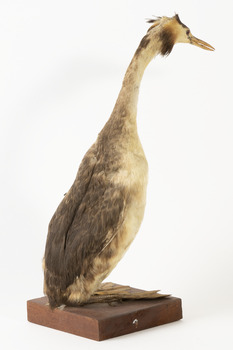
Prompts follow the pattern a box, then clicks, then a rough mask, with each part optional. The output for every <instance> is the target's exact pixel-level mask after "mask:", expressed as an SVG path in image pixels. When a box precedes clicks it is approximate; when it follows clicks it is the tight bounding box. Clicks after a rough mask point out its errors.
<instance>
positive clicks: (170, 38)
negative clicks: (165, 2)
mask: <svg viewBox="0 0 233 350" xmlns="http://www.w3.org/2000/svg"><path fill="white" fill-rule="evenodd" d="M147 22H148V23H153V25H152V26H151V27H150V28H149V30H148V32H150V31H151V32H153V31H156V32H157V33H158V31H159V40H160V42H161V54H162V55H169V54H170V52H171V51H172V48H173V46H174V45H175V44H176V43H188V44H192V45H195V46H197V47H200V48H201V49H204V50H209V51H214V48H213V46H211V45H210V44H208V43H207V42H205V41H203V40H201V39H198V38H196V37H195V36H193V35H192V34H191V31H190V29H189V28H188V27H187V26H186V25H185V24H184V23H182V22H181V20H180V18H179V16H178V15H177V14H176V15H175V16H174V17H158V18H156V19H150V20H148V21H147Z"/></svg>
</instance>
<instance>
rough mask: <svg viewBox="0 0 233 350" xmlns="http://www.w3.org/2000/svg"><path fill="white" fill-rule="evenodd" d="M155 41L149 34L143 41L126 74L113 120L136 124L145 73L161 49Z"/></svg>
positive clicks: (113, 113) (112, 116)
mask: <svg viewBox="0 0 233 350" xmlns="http://www.w3.org/2000/svg"><path fill="white" fill-rule="evenodd" d="M155 39H156V38H153V40H151V37H150V35H149V33H148V34H147V35H146V36H144V38H143V39H142V40H141V42H140V45H139V47H138V48H137V50H136V52H135V54H134V57H133V59H132V61H131V62H130V65H129V67H128V69H127V71H126V73H125V77H124V80H123V83H122V88H121V90H120V93H119V95H118V98H117V101H116V104H115V107H114V109H113V112H112V115H111V118H113V119H116V118H117V119H118V120H120V119H121V118H124V119H126V120H127V122H128V123H130V124H136V116H137V103H138V94H139V88H140V83H141V80H142V77H143V73H144V71H145V68H146V67H147V65H148V64H149V62H150V61H151V60H152V58H154V57H155V55H156V54H158V52H159V49H160V45H159V42H158V41H157V40H155Z"/></svg>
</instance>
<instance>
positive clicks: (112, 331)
mask: <svg viewBox="0 0 233 350" xmlns="http://www.w3.org/2000/svg"><path fill="white" fill-rule="evenodd" d="M132 290H135V289H134V288H132ZM27 313H28V321H29V322H32V323H36V324H39V325H42V326H46V327H50V328H53V329H57V330H60V331H64V332H68V333H71V334H75V335H79V336H82V337H86V338H89V339H93V340H98V341H101V340H105V339H109V338H113V337H117V336H120V335H124V334H129V333H133V332H137V331H140V330H143V329H147V328H151V327H155V326H159V325H163V324H166V323H170V322H174V321H178V320H180V319H181V318H182V307H181V299H179V298H175V297H166V298H162V299H155V300H151V299H147V300H124V301H122V302H119V303H114V304H107V303H94V304H87V305H84V306H79V307H65V308H64V309H63V310H60V309H55V310H51V309H50V307H49V306H48V299H47V297H42V298H38V299H33V300H28V301H27Z"/></svg>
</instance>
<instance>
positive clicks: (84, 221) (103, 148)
mask: <svg viewBox="0 0 233 350" xmlns="http://www.w3.org/2000/svg"><path fill="white" fill-rule="evenodd" d="M148 23H151V24H152V25H151V27H150V28H149V30H148V31H147V34H146V35H145V36H144V37H143V39H142V40H141V42H140V44H139V46H138V48H137V50H136V52H135V54H134V56H133V58H132V60H131V62H130V65H129V67H128V69H127V71H126V74H125V77H124V80H123V83H122V88H121V90H120V93H119V96H118V98H117V101H116V104H115V107H114V109H113V112H112V114H111V116H110V118H109V120H108V121H107V123H106V124H105V126H104V128H103V129H102V130H101V132H100V133H99V135H98V138H97V140H96V142H95V143H94V144H93V145H92V147H91V148H90V149H89V150H88V151H87V153H86V154H85V156H84V158H83V160H82V162H81V165H80V167H79V170H78V173H77V176H76V178H75V181H74V183H73V185H72V186H71V188H70V190H69V191H68V193H67V194H66V195H65V197H64V198H63V200H62V202H61V203H60V205H59V206H58V208H57V210H56V212H55V214H54V215H53V217H52V219H51V221H50V224H49V230H48V236H47V242H46V248H45V255H44V260H43V267H44V293H45V294H46V295H47V296H48V299H49V304H50V306H51V307H52V308H54V307H58V306H60V305H63V304H64V305H80V304H82V303H85V302H87V301H88V300H89V299H90V298H91V296H93V294H95V293H96V291H97V290H98V289H99V288H101V282H102V281H103V280H104V279H105V278H106V277H107V276H108V275H109V273H110V272H111V271H112V270H113V268H114V267H115V266H116V264H117V263H118V262H119V261H120V259H121V258H122V257H123V255H124V254H125V252H126V250H127V249H128V247H129V245H130V244H131V243H132V241H133V239H134V238H135V235H136V233H137V232H138V230H139V227H140V224H141V222H142V219H143V215H144V209H145V204H146V188H147V172H148V165H147V161H146V158H145V154H144V151H143V148H142V145H141V142H140V140H139V137H138V132H137V122H136V116H137V102H138V93H139V87H140V83H141V79H142V76H143V73H144V70H145V68H146V67H147V65H148V63H149V62H150V61H151V60H152V58H154V57H155V56H156V55H158V54H161V55H163V56H166V55H168V54H170V53H171V51H172V49H173V46H174V45H175V44H176V43H188V44H192V45H195V46H198V47H200V48H202V49H205V50H210V51H213V50H214V48H213V47H212V46H211V45H209V44H207V43H206V42H204V41H202V40H200V39H197V38H196V37H194V36H193V35H192V34H191V32H190V30H189V28H188V27H187V26H186V25H184V24H183V23H182V22H181V21H180V18H179V16H178V15H175V16H174V17H171V18H169V17H159V18H156V19H152V20H148ZM107 292H108V291H107Z"/></svg>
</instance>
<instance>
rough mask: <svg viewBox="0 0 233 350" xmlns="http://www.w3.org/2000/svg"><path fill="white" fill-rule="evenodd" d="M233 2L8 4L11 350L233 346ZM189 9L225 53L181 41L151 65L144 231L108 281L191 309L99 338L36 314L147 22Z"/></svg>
mask: <svg viewBox="0 0 233 350" xmlns="http://www.w3.org/2000/svg"><path fill="white" fill-rule="evenodd" d="M232 10H233V5H232V1H231V0H229V1H227V0H222V1H218V2H217V1H215V2H214V1H209V0H207V1H203V0H201V1H197V0H195V1H194V0H193V1H187V0H180V1H178V0H177V1H166V0H165V1H155V0H154V1H149V0H143V1H133V0H131V1H130V0H128V1H127V0H118V1H107V0H106V1H104V0H102V1H91V0H89V1H86V2H85V1H77V0H76V1H75V0H68V1H58V0H56V1H55V0H40V1H31V0H30V1H29V0H28V1H27V0H22V1H16V0H15V1H14V0H11V1H1V3H0V33H1V34H0V50H1V53H0V69H1V72H0V89H1V105H0V109H1V110H0V113H1V116H0V118H1V119H0V123H1V126H0V143H1V144H0V152H1V181H0V184H1V189H0V193H1V211H0V212H1V232H0V235H1V241H0V242H1V256H0V259H1V266H0V276H1V288H0V293H1V299H0V300H1V307H0V315H1V316H0V322H1V324H0V330H1V333H2V334H1V336H0V343H2V344H3V347H2V346H1V348H2V349H51V350H52V349H57V350H58V349H64V348H65V349H87V348H88V349H97V348H100V347H101V349H107V348H108V349H109V347H111V349H119V348H120V347H121V348H129V346H133V347H134V348H138V349H139V348H140V349H141V348H142V347H143V348H147V349H152V348H159V349H160V350H163V349H179V350H182V349H185V350H186V349H189V350H190V349H220V348H221V349H231V348H232V346H233V341H232V334H231V333H232V330H233V315H232V312H233V301H232V294H233V238H232V237H233V215H232V213H233V163H232V151H233V113H232V98H233V95H232V80H233V71H232V61H233V50H232ZM175 12H177V13H178V14H179V15H180V18H181V20H182V21H183V22H184V23H185V24H186V25H187V26H189V27H190V29H191V31H192V33H193V34H194V35H195V36H197V37H199V38H201V39H203V40H205V41H207V42H209V43H210V44H211V45H213V46H214V47H215V48H216V51H215V52H209V51H204V50H201V49H198V48H197V47H193V46H191V45H184V44H179V45H176V46H175V47H174V50H173V52H172V54H171V55H170V56H169V57H168V58H162V57H156V59H155V60H153V61H152V62H151V63H150V65H149V67H148V68H147V70H146V72H145V75H144V78H143V82H142V85H141V91H140V99H139V105H138V130H139V134H140V138H141V142H142V144H143V147H144V151H145V153H146V156H147V159H148V163H149V169H150V171H149V185H148V199H147V207H146V213H145V217H144V221H143V224H142V226H141V229H140V232H139V233H138V236H137V238H136V240H135V241H134V243H133V245H132V246H131V247H130V249H129V251H128V253H127V254H126V255H125V257H124V259H123V260H122V261H121V262H120V263H119V265H118V266H117V267H116V269H115V270H114V271H113V272H112V274H111V275H110V276H109V278H108V280H109V281H113V282H117V283H121V284H127V285H131V286H134V287H138V288H144V289H158V288H159V289H161V290H162V291H163V292H168V293H172V294H173V295H174V296H177V297H181V298H182V301H183V311H184V319H183V320H182V321H180V322H176V323H174V324H170V325H166V326H162V327H158V328H154V329H150V330H146V331H142V332H138V333H135V334H131V335H127V336H123V337H120V338H115V339H112V340H109V341H106V342H103V343H96V342H94V341H90V340H87V339H84V338H80V337H77V336H73V335H70V334H65V333H62V332H58V331H54V330H50V329H47V328H44V327H40V326H36V325H34V324H30V323H28V322H27V321H26V300H27V299H33V298H36V297H40V296H42V285H43V275H42V268H41V261H42V257H43V251H44V246H45V240H46V235H47V225H48V222H49V220H50V218H51V216H52V214H53V212H54V211H55V209H56V207H57V205H58V204H59V202H60V200H61V199H62V197H63V194H64V193H65V192H67V190H68V189H69V187H70V186H71V184H72V182H73V180H74V178H75V175H76V171H77V169H78V166H79V163H80V161H81V159H82V157H83V155H84V153H85V152H86V150H87V149H88V148H89V147H90V145H91V144H92V143H93V142H94V141H95V139H96V137H97V134H98V132H99V131H100V130H101V128H102V127H103V125H104V124H105V122H106V121H107V119H108V117H109V115H110V113H111V111H112V108H113V106H114V103H115V100H116V98H117V94H118V92H119V90H120V87H121V81H122V79H123V75H124V73H125V70H126V68H127V65H128V64H129V62H130V60H131V57H132V56H133V53H134V51H135V50H136V48H137V45H138V44H139V42H140V40H141V38H142V36H143V35H144V34H145V32H146V31H147V29H148V24H146V23H145V18H148V17H151V16H152V15H157V16H161V15H166V16H173V15H174V13H175Z"/></svg>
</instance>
